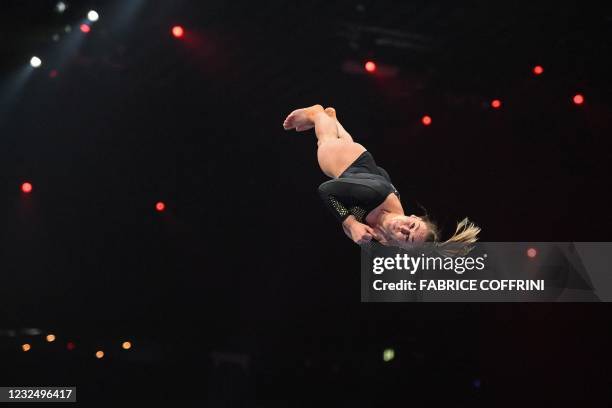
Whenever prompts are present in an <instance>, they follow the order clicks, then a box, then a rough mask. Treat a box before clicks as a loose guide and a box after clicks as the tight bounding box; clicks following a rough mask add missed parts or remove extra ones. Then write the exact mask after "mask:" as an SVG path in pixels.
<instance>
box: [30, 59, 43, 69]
mask: <svg viewBox="0 0 612 408" xmlns="http://www.w3.org/2000/svg"><path fill="white" fill-rule="evenodd" d="M41 64H42V60H41V59H40V58H38V57H37V56H34V57H32V58H30V65H31V66H33V67H34V68H38V67H40V65H41Z"/></svg>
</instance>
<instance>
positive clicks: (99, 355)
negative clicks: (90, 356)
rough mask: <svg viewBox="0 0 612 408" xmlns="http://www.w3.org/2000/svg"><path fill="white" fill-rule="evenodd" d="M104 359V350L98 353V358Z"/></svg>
mask: <svg viewBox="0 0 612 408" xmlns="http://www.w3.org/2000/svg"><path fill="white" fill-rule="evenodd" d="M102 357H104V352H103V351H102V350H98V351H96V358H97V359H100V358H102Z"/></svg>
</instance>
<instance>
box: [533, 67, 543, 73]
mask: <svg viewBox="0 0 612 408" xmlns="http://www.w3.org/2000/svg"><path fill="white" fill-rule="evenodd" d="M543 72H544V68H542V66H541V65H536V66H535V67H533V73H534V74H536V75H541V74H542V73H543Z"/></svg>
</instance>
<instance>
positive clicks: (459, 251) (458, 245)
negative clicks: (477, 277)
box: [423, 216, 480, 257]
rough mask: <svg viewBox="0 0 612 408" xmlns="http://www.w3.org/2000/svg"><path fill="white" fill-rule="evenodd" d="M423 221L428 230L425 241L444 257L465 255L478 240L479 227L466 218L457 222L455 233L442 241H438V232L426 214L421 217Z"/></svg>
mask: <svg viewBox="0 0 612 408" xmlns="http://www.w3.org/2000/svg"><path fill="white" fill-rule="evenodd" d="M423 221H424V222H425V224H426V225H427V229H428V230H429V232H428V234H427V237H426V238H425V241H428V242H432V243H433V248H432V249H433V251H434V252H436V253H438V254H439V255H442V256H444V257H456V256H465V255H467V254H468V253H469V252H470V251H471V250H472V248H473V247H474V244H475V243H476V241H478V233H479V232H480V227H478V226H476V225H475V224H474V223H473V222H471V221H470V220H469V219H467V218H464V219H463V220H461V221H459V222H458V223H457V229H455V233H454V234H453V235H452V236H451V237H450V238H449V239H447V240H446V241H444V242H440V233H439V230H438V227H437V226H436V224H434V223H433V222H432V221H431V220H430V219H429V218H428V217H427V216H425V217H423Z"/></svg>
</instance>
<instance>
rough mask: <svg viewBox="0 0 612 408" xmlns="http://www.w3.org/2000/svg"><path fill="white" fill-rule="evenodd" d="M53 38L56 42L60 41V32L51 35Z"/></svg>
mask: <svg viewBox="0 0 612 408" xmlns="http://www.w3.org/2000/svg"><path fill="white" fill-rule="evenodd" d="M51 39H52V40H53V41H54V42H58V41H59V40H60V35H59V34H57V33H55V34H53V35H52V36H51Z"/></svg>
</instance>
